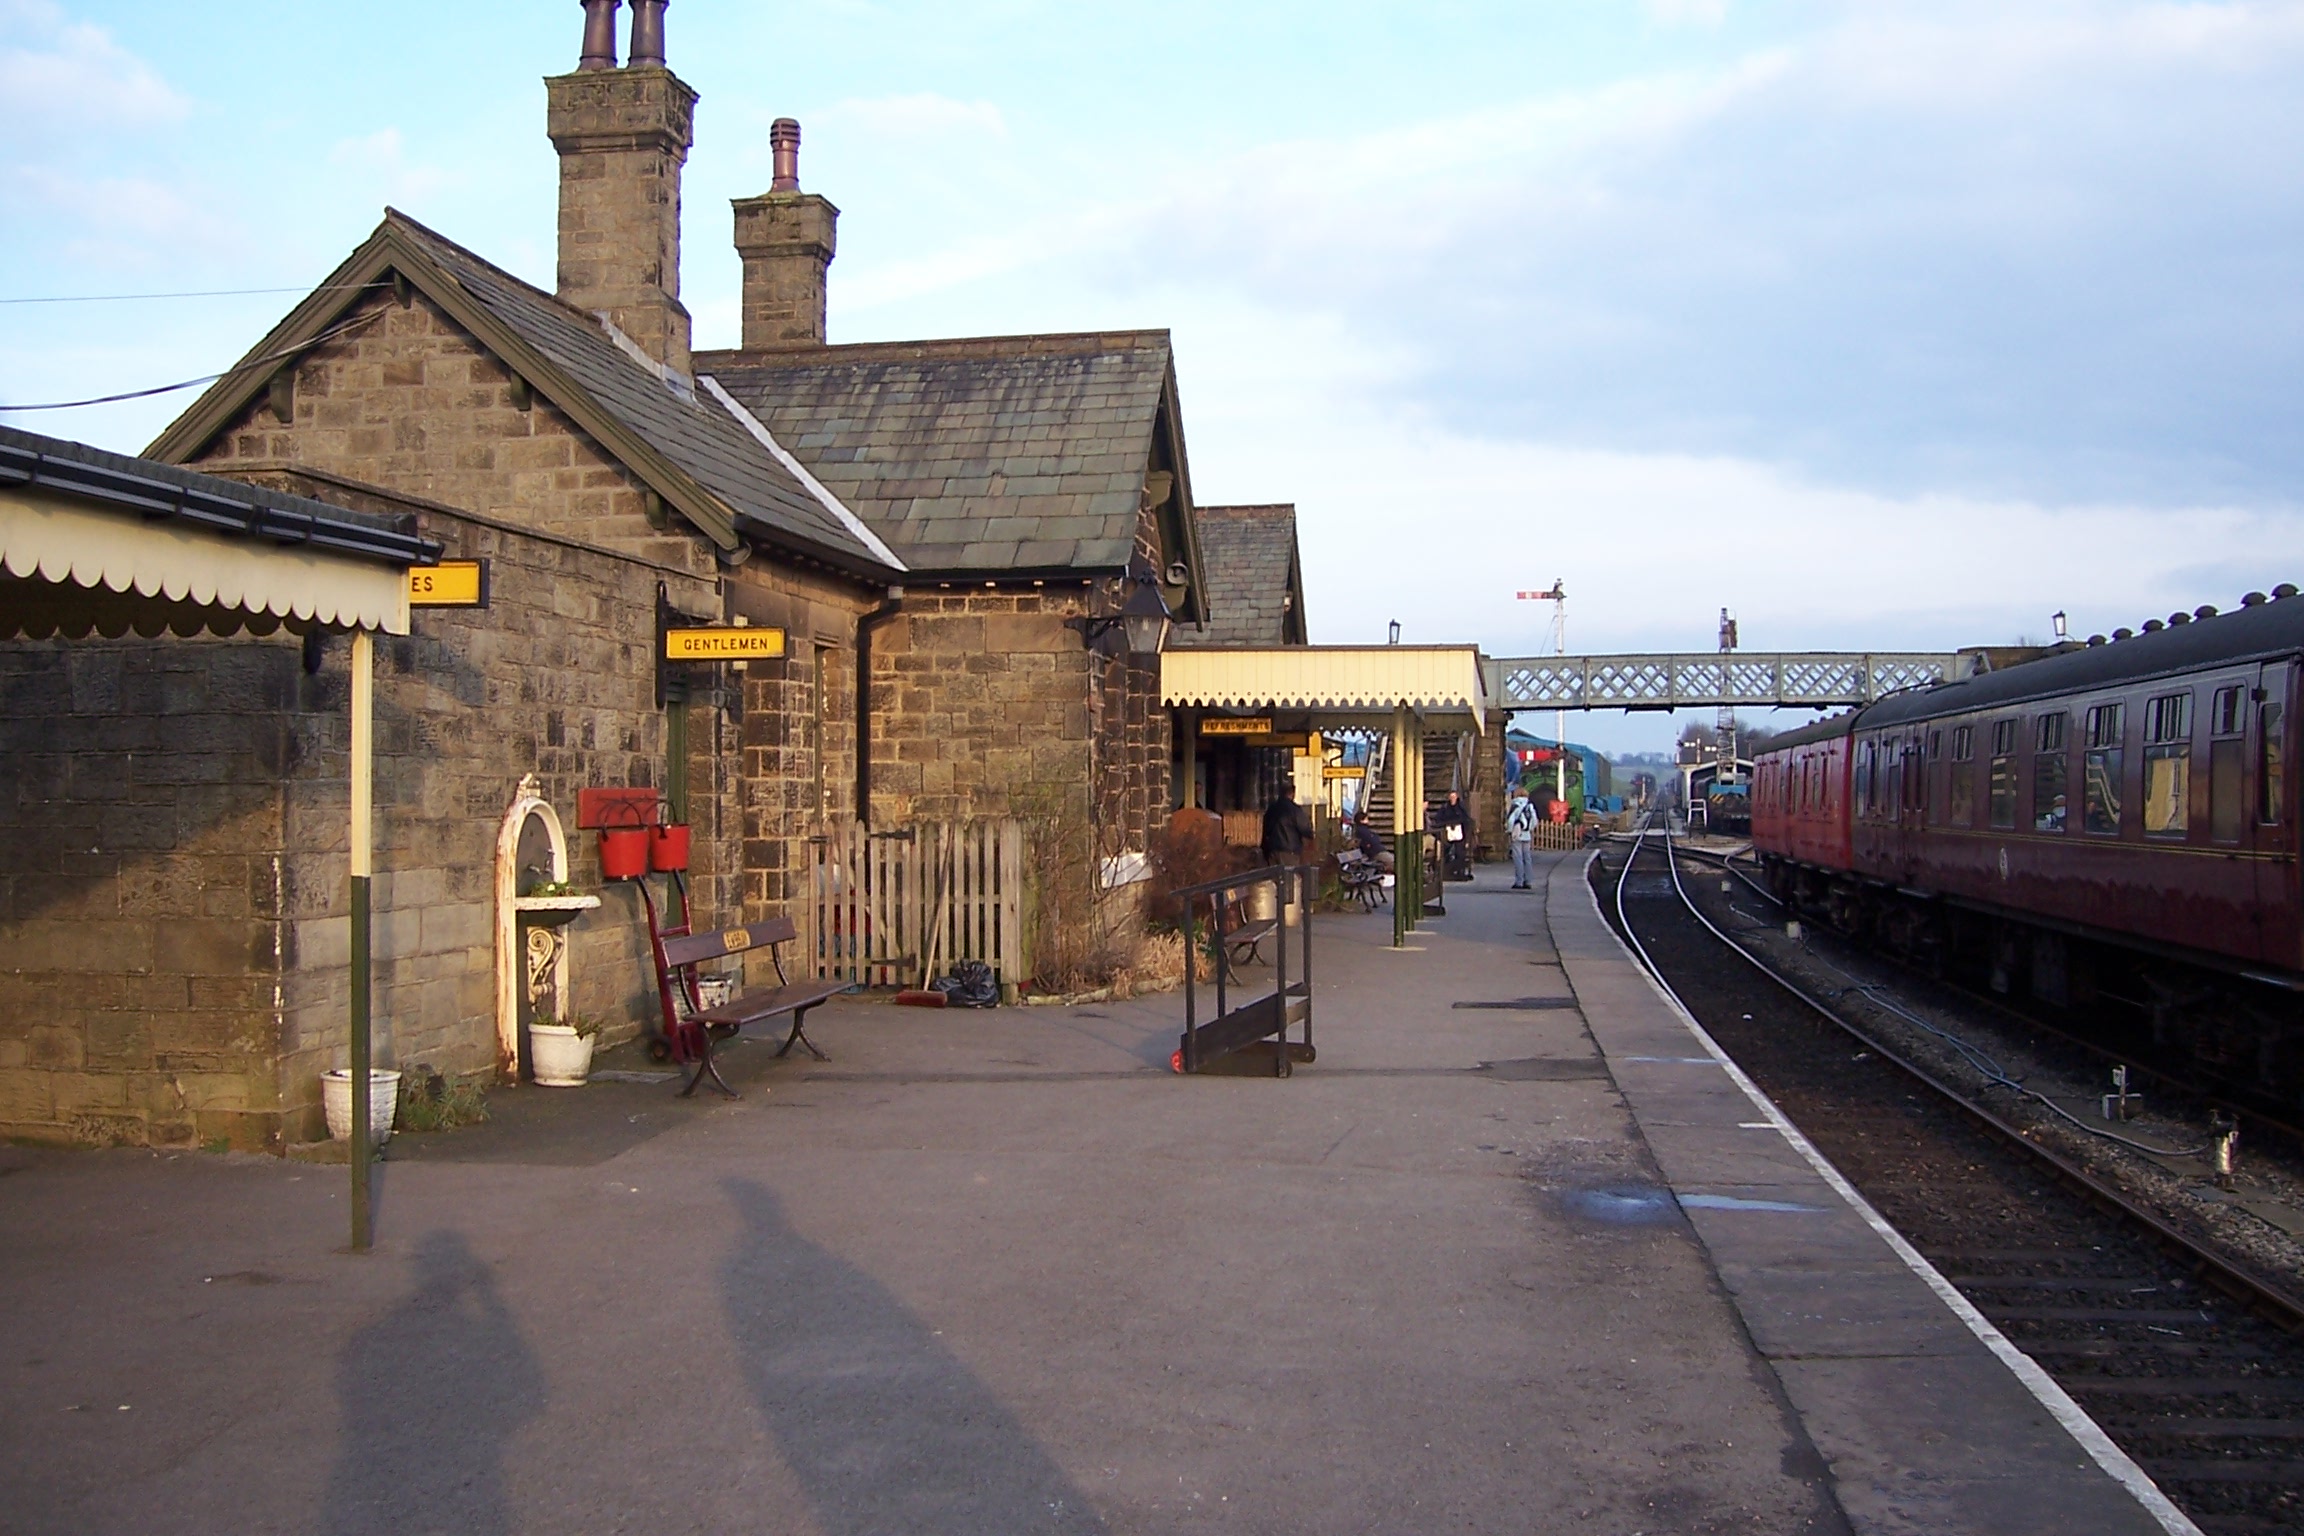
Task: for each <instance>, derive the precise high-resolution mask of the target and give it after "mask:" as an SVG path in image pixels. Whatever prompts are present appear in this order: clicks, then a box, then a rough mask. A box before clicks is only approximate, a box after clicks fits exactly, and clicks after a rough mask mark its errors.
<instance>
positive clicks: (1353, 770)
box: [1320, 763, 1368, 779]
mask: <svg viewBox="0 0 2304 1536" xmlns="http://www.w3.org/2000/svg"><path fill="white" fill-rule="evenodd" d="M1320 777H1322V778H1324V779H1364V778H1366V777H1368V770H1367V769H1366V768H1365V767H1363V766H1362V765H1360V764H1359V763H1354V764H1352V765H1351V766H1350V767H1349V768H1347V767H1346V766H1344V765H1343V764H1342V763H1330V764H1329V765H1328V766H1327V767H1325V768H1323V769H1321V770H1320Z"/></svg>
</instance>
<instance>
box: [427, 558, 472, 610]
mask: <svg viewBox="0 0 2304 1536" xmlns="http://www.w3.org/2000/svg"><path fill="white" fill-rule="evenodd" d="M408 606H409V607H411V608H485V607H487V606H488V562H487V561H485V560H443V561H441V562H440V563H439V564H438V565H417V566H411V567H409V570H408Z"/></svg>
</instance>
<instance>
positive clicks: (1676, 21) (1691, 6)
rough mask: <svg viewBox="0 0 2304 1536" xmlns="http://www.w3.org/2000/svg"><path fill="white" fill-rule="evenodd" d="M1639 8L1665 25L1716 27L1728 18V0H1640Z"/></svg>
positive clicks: (1652, 19) (1650, 18) (1650, 17)
mask: <svg viewBox="0 0 2304 1536" xmlns="http://www.w3.org/2000/svg"><path fill="white" fill-rule="evenodd" d="M1640 9H1641V10H1643V11H1645V12H1646V13H1647V15H1648V19H1649V20H1650V21H1653V22H1656V23H1658V24H1660V25H1662V26H1667V27H1717V26H1719V25H1720V24H1721V23H1722V22H1724V21H1726V20H1727V19H1728V0H1640Z"/></svg>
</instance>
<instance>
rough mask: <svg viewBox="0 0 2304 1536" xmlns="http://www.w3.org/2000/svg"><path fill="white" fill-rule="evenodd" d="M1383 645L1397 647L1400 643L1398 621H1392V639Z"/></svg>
mask: <svg viewBox="0 0 2304 1536" xmlns="http://www.w3.org/2000/svg"><path fill="white" fill-rule="evenodd" d="M1384 643H1385V644H1386V645H1398V644H1399V643H1400V621H1399V620H1398V619H1394V620H1393V621H1392V638H1391V639H1389V640H1387V641H1385V642H1384Z"/></svg>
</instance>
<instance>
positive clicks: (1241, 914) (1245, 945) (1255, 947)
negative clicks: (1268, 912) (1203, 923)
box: [1217, 896, 1281, 965]
mask: <svg viewBox="0 0 2304 1536" xmlns="http://www.w3.org/2000/svg"><path fill="white" fill-rule="evenodd" d="M1246 912H1249V905H1246V903H1244V900H1240V896H1219V898H1217V942H1219V944H1221V946H1223V953H1226V958H1228V963H1230V965H1263V963H1265V956H1263V953H1260V949H1263V942H1265V940H1270V937H1272V935H1274V933H1279V926H1281V923H1279V919H1276V917H1249V914H1246Z"/></svg>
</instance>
